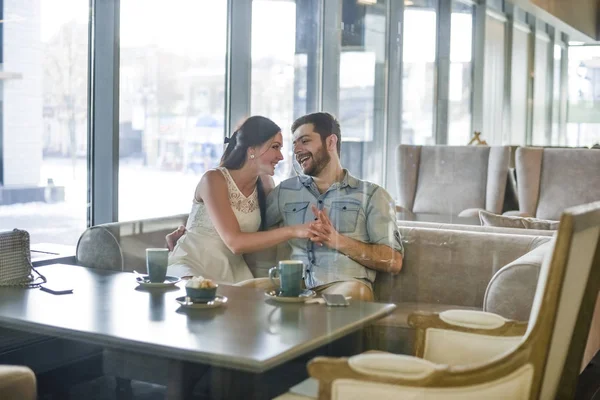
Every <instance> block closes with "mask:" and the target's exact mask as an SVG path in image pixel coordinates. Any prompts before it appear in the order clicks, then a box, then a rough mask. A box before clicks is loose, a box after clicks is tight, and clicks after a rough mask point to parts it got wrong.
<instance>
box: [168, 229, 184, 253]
mask: <svg viewBox="0 0 600 400" xmlns="http://www.w3.org/2000/svg"><path fill="white" fill-rule="evenodd" d="M185 232H186V230H185V226H183V225H180V226H179V228H177V229H176V230H174V231H173V232H171V233H169V234H168V235H167V236H165V239H166V240H167V248H168V249H169V251H173V249H174V248H175V244H177V241H178V240H179V239H180V238H181V237H182V236H183V235H185Z"/></svg>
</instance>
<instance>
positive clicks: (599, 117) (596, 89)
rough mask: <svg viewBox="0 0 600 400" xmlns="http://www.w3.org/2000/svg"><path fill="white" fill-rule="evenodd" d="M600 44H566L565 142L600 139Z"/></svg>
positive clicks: (589, 143) (587, 142)
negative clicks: (567, 70) (566, 97)
mask: <svg viewBox="0 0 600 400" xmlns="http://www.w3.org/2000/svg"><path fill="white" fill-rule="evenodd" d="M598 60H600V46H569V85H568V86H569V112H568V124H567V143H566V144H567V146H593V145H594V144H598V143H600V62H598Z"/></svg>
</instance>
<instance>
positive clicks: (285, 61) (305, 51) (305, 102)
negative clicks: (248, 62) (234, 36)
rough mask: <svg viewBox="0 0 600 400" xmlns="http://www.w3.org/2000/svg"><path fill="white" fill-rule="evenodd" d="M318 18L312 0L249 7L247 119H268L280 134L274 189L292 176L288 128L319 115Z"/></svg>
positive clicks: (276, 0) (269, 0)
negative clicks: (308, 115) (280, 156)
mask: <svg viewBox="0 0 600 400" xmlns="http://www.w3.org/2000/svg"><path fill="white" fill-rule="evenodd" d="M273 15H276V16H277V18H273V17H272V16H273ZM319 15H320V8H319V2H318V1H315V0H295V1H293V0H254V1H253V2H252V77H251V79H252V87H251V90H252V92H251V108H250V109H251V114H253V115H264V116H265V117H268V118H271V119H272V120H273V121H275V122H276V123H277V124H278V125H279V126H280V127H281V129H282V133H283V139H284V144H283V149H282V151H283V155H284V160H283V161H282V162H280V163H279V164H278V165H277V168H276V170H275V177H274V178H275V181H276V182H277V183H279V182H280V181H281V180H283V179H286V178H287V177H289V176H291V175H293V174H294V169H293V153H292V142H291V137H292V135H291V132H290V128H291V126H292V123H293V122H294V120H295V119H296V118H298V117H300V116H302V115H304V114H306V113H309V112H314V111H317V106H316V100H317V96H318V94H317V88H318V68H319V65H320V53H319V50H318V49H319V45H318V43H319V23H320V22H319V21H320V18H319Z"/></svg>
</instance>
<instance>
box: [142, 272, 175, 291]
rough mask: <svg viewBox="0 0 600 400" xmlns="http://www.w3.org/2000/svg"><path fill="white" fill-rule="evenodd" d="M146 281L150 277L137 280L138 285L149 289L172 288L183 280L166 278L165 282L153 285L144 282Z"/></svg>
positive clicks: (171, 277) (173, 277) (143, 276)
mask: <svg viewBox="0 0 600 400" xmlns="http://www.w3.org/2000/svg"><path fill="white" fill-rule="evenodd" d="M144 279H148V275H141V276H138V277H136V278H135V280H136V282H137V283H138V285H140V286H142V287H147V288H164V287H170V286H173V285H175V284H176V283H177V282H179V281H180V280H181V279H180V278H177V277H176V276H166V277H165V281H164V282H156V283H152V282H150V281H147V280H144Z"/></svg>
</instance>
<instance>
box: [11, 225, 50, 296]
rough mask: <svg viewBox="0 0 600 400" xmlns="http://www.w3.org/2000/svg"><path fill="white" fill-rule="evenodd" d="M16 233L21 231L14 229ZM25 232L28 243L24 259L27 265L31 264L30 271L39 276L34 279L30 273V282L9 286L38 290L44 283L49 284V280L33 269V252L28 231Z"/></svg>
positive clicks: (24, 250) (25, 247) (24, 247)
mask: <svg viewBox="0 0 600 400" xmlns="http://www.w3.org/2000/svg"><path fill="white" fill-rule="evenodd" d="M14 231H20V230H19V229H14ZM21 232H24V235H25V239H24V240H25V242H26V246H23V257H25V260H26V261H27V264H29V265H28V266H29V269H30V270H31V271H33V272H35V273H36V274H37V277H36V278H34V277H33V274H32V273H31V272H30V273H29V276H28V277H27V278H28V282H15V283H14V284H9V286H19V287H24V288H31V289H33V288H38V287H40V286H41V285H43V284H44V283H46V282H48V280H47V279H46V277H45V276H44V275H42V274H40V273H39V271H38V270H37V269H35V268H34V267H33V264H32V263H31V251H30V250H29V233H28V232H27V231H21Z"/></svg>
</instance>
